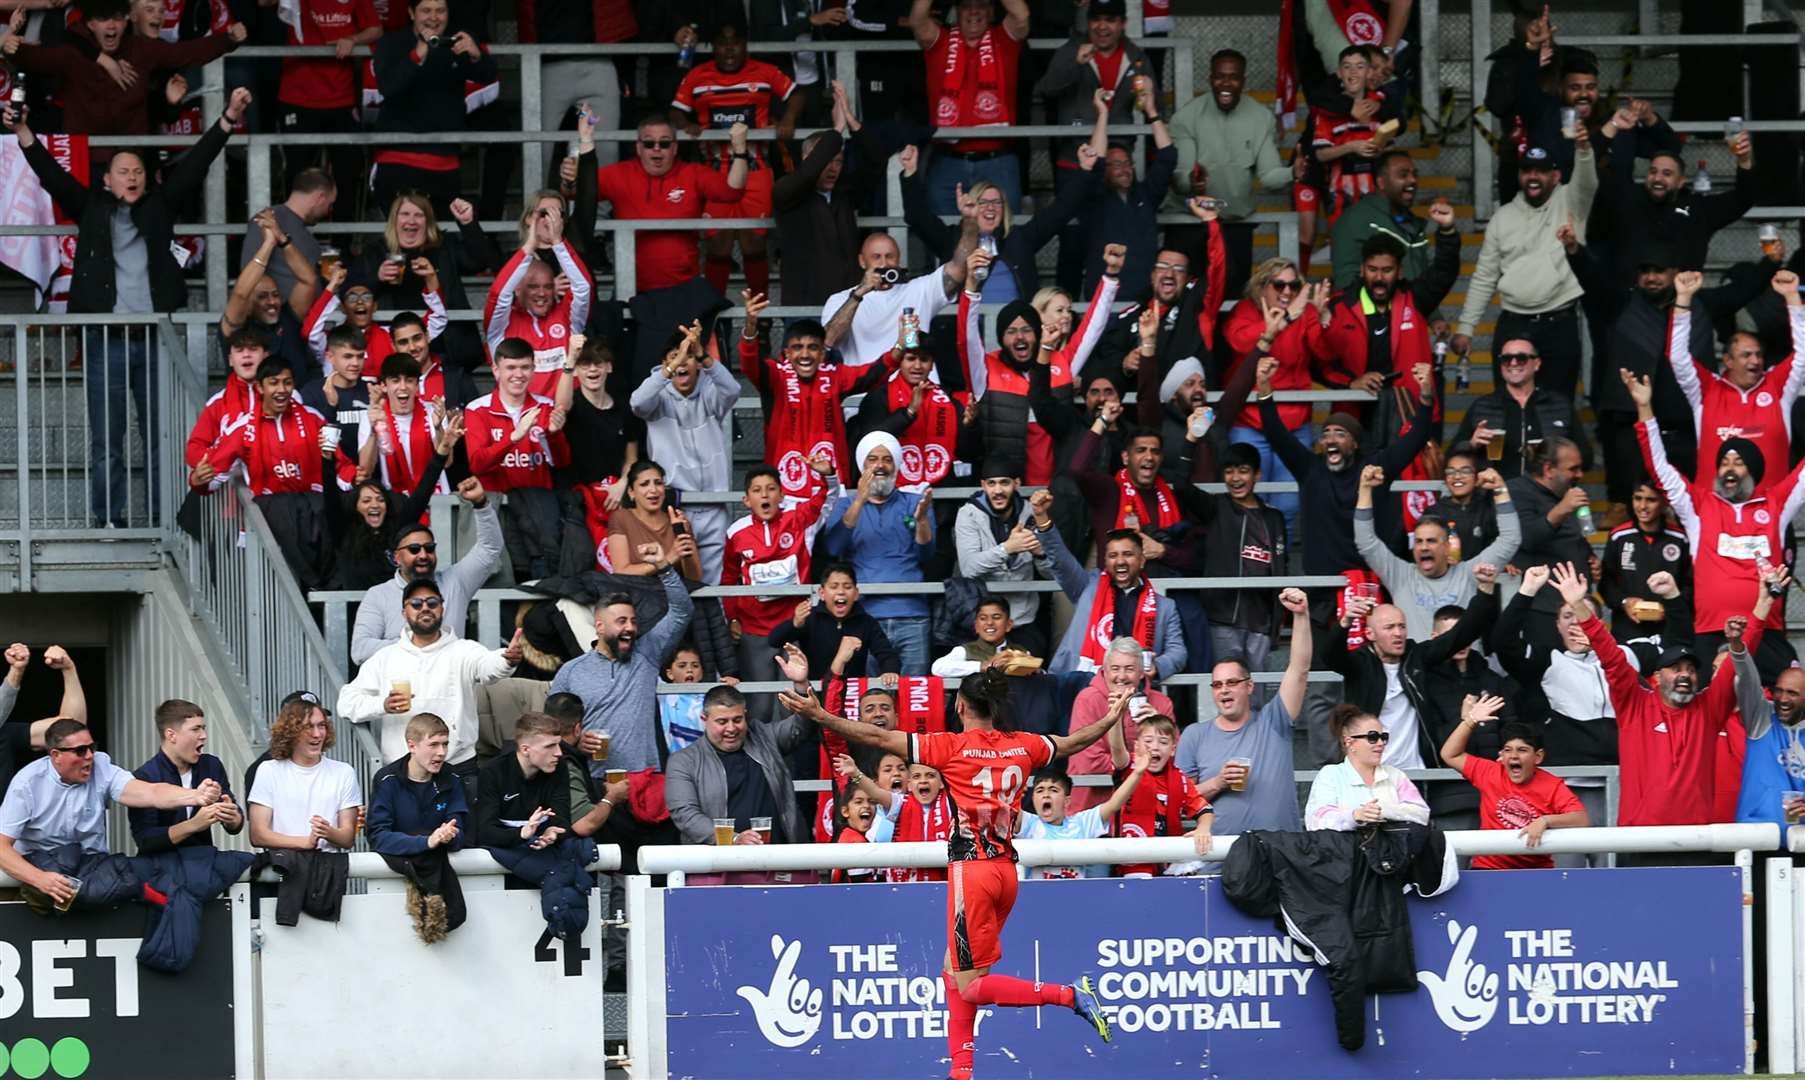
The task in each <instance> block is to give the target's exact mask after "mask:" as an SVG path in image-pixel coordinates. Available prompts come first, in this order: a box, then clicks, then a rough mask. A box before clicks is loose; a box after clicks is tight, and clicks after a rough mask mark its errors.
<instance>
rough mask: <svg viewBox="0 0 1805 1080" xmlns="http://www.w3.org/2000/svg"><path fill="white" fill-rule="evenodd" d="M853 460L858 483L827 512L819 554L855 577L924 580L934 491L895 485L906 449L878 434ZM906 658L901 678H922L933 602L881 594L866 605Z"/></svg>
mask: <svg viewBox="0 0 1805 1080" xmlns="http://www.w3.org/2000/svg"><path fill="white" fill-rule="evenodd" d="M853 456H854V458H855V459H856V460H857V462H858V465H859V486H858V489H857V490H856V491H853V492H851V493H849V494H843V495H841V496H840V498H839V499H838V500H837V501H835V503H834V504H833V506H831V507H829V508H828V511H827V514H826V516H825V517H824V518H823V519H822V520H824V521H825V522H826V523H827V524H826V528H825V529H823V531H822V533H821V537H820V539H819V540H818V541H817V544H818V549H819V550H820V551H821V552H822V553H824V554H825V555H827V556H828V557H830V558H835V559H846V560H847V561H849V562H851V563H852V565H853V568H854V569H855V570H856V571H857V572H858V580H860V581H865V582H872V581H922V580H924V577H923V573H922V564H923V563H924V562H925V561H926V560H928V559H931V558H933V557H934V530H935V523H934V489H933V487H932V486H929V485H919V486H918V485H913V484H911V485H909V486H908V488H907V489H905V488H903V487H901V486H899V485H898V484H897V482H896V477H897V465H898V462H900V461H901V460H902V456H903V448H902V446H901V445H900V444H899V443H897V441H896V439H894V438H893V437H891V436H890V435H888V434H885V433H884V432H881V431H874V432H872V433H871V434H869V435H867V436H865V437H864V438H863V439H860V440H859V445H858V449H857V450H856V451H855V452H854V455H853ZM866 610H867V611H869V612H870V613H871V616H872V617H873V618H875V619H876V620H877V623H878V626H880V627H882V628H883V631H884V635H885V636H886V637H888V638H889V639H890V643H891V644H892V645H895V646H896V651H897V652H898V653H899V654H901V656H902V673H903V674H904V675H924V674H926V673H927V670H928V664H929V663H930V662H932V660H933V656H932V652H931V650H932V642H931V640H930V637H929V631H928V602H927V601H926V600H925V599H923V598H921V597H920V596H876V597H873V598H872V600H871V603H870V604H869V605H868V606H867V608H866Z"/></svg>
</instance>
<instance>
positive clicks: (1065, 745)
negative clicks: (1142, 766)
mask: <svg viewBox="0 0 1805 1080" xmlns="http://www.w3.org/2000/svg"><path fill="white" fill-rule="evenodd" d="M1132 696H1133V695H1132V694H1130V693H1129V692H1128V691H1126V690H1116V691H1112V692H1111V693H1110V695H1109V711H1108V712H1106V713H1104V714H1103V715H1102V716H1099V717H1097V719H1095V720H1093V721H1091V722H1090V723H1088V724H1086V725H1084V726H1083V727H1081V728H1079V729H1078V730H1077V731H1074V732H1072V733H1071V734H1069V735H1052V736H1049V738H1051V739H1052V740H1053V756H1054V757H1071V756H1072V755H1073V754H1076V753H1077V752H1078V751H1080V750H1082V749H1084V748H1085V747H1087V746H1089V745H1090V744H1091V743H1094V742H1096V741H1097V740H1098V739H1101V738H1102V737H1103V736H1104V734H1105V733H1106V732H1108V731H1109V729H1110V728H1112V727H1114V726H1115V725H1117V724H1119V723H1121V722H1122V717H1123V716H1124V715H1125V714H1126V713H1127V712H1128V699H1129V698H1130V697H1132Z"/></svg>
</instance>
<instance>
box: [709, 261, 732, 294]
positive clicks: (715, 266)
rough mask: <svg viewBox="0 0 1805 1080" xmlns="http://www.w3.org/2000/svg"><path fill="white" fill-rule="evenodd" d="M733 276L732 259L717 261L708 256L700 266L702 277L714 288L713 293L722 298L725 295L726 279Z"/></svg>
mask: <svg viewBox="0 0 1805 1080" xmlns="http://www.w3.org/2000/svg"><path fill="white" fill-rule="evenodd" d="M732 274H733V260H732V259H717V258H715V257H714V256H713V255H710V256H709V257H708V258H707V259H706V260H705V261H704V262H703V264H702V276H703V277H705V278H707V279H708V283H709V284H710V285H713V286H714V291H715V292H718V293H720V294H721V295H722V296H726V295H727V279H728V278H729V277H730V276H732Z"/></svg>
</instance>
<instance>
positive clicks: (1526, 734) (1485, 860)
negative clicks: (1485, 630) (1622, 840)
mask: <svg viewBox="0 0 1805 1080" xmlns="http://www.w3.org/2000/svg"><path fill="white" fill-rule="evenodd" d="M1503 707H1504V699H1503V698H1501V697H1494V696H1493V695H1491V694H1479V695H1473V694H1468V695H1467V697H1466V700H1464V701H1462V702H1461V703H1460V723H1458V724H1456V725H1455V726H1454V730H1453V731H1452V732H1450V733H1449V735H1448V741H1447V742H1445V743H1442V748H1441V759H1442V761H1444V762H1446V763H1447V765H1448V768H1450V769H1459V770H1460V772H1461V775H1463V776H1465V777H1466V778H1467V781H1468V782H1469V783H1471V784H1472V785H1473V786H1474V787H1476V788H1478V789H1479V827H1480V828H1482V829H1515V830H1517V835H1518V836H1521V837H1522V838H1523V842H1524V843H1525V844H1526V845H1528V846H1529V847H1535V846H1536V845H1537V844H1540V843H1541V842H1542V834H1543V833H1544V832H1547V831H1548V830H1549V829H1583V828H1585V827H1586V826H1587V825H1589V824H1591V822H1590V820H1589V819H1588V818H1587V817H1586V808H1585V807H1583V806H1581V805H1580V803H1579V796H1577V795H1575V794H1573V791H1572V789H1571V788H1569V787H1568V786H1567V782H1566V781H1565V780H1562V779H1561V778H1560V777H1558V776H1555V775H1554V774H1553V773H1545V772H1542V771H1541V770H1540V769H1538V768H1537V766H1539V765H1541V764H1542V758H1543V757H1545V756H1546V754H1545V753H1544V752H1543V750H1542V735H1541V733H1540V732H1539V731H1537V730H1536V729H1535V728H1534V727H1531V726H1530V725H1528V724H1511V725H1510V726H1508V727H1506V728H1505V729H1504V730H1503V731H1502V732H1501V733H1500V737H1501V738H1502V740H1503V746H1501V747H1500V748H1499V750H1498V760H1497V761H1490V760H1487V759H1486V758H1482V757H1479V756H1477V755H1474V754H1469V753H1467V739H1468V738H1470V737H1471V736H1472V734H1473V730H1474V729H1475V728H1477V727H1478V726H1479V725H1481V724H1487V723H1490V722H1491V721H1492V720H1493V718H1495V717H1496V716H1497V715H1498V710H1499V709H1502V708H1503ZM1553 868H1554V859H1553V858H1551V857H1550V856H1547V855H1481V856H1479V857H1477V858H1475V859H1474V860H1473V869H1475V870H1552V869H1553Z"/></svg>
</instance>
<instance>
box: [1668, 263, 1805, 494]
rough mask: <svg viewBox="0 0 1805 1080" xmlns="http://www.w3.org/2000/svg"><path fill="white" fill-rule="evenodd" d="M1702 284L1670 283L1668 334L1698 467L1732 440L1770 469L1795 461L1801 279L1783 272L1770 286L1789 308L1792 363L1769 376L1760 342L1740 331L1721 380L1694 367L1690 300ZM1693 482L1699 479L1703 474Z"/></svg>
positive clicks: (1802, 374) (1691, 277)
mask: <svg viewBox="0 0 1805 1080" xmlns="http://www.w3.org/2000/svg"><path fill="white" fill-rule="evenodd" d="M1704 281H1705V275H1703V274H1701V273H1699V272H1698V271H1696V270H1688V271H1687V272H1685V273H1683V274H1680V275H1678V276H1677V277H1675V278H1674V279H1673V290H1674V298H1673V326H1672V328H1671V330H1669V332H1668V353H1667V361H1668V363H1669V364H1670V365H1671V366H1672V368H1673V377H1674V381H1675V382H1677V383H1678V384H1679V387H1680V392H1681V393H1682V394H1684V395H1685V396H1686V403H1687V404H1688V405H1690V406H1691V407H1692V417H1693V427H1694V430H1695V431H1696V432H1697V433H1698V462H1699V464H1700V465H1701V466H1702V465H1703V464H1704V463H1705V462H1707V461H1715V460H1717V448H1718V446H1720V445H1721V444H1722V442H1723V440H1724V439H1726V438H1730V437H1735V436H1740V437H1742V438H1745V439H1748V440H1749V441H1750V442H1752V443H1754V444H1755V445H1756V446H1757V447H1759V448H1760V450H1761V453H1762V456H1763V457H1764V458H1766V459H1767V460H1769V461H1774V462H1781V461H1787V460H1789V458H1790V455H1791V453H1792V432H1791V427H1792V406H1793V402H1794V401H1796V400H1798V397H1799V391H1800V389H1801V388H1805V363H1801V362H1800V360H1799V358H1798V352H1799V350H1800V348H1805V306H1801V305H1800V303H1799V276H1798V275H1797V274H1795V273H1793V272H1792V271H1790V270H1782V271H1780V272H1779V273H1777V274H1775V275H1774V277H1773V280H1772V281H1771V282H1770V284H1771V285H1772V286H1773V290H1774V291H1775V292H1776V293H1779V294H1780V296H1781V297H1783V298H1784V299H1785V302H1786V316H1787V322H1788V323H1789V324H1790V325H1791V328H1792V338H1793V353H1792V355H1790V356H1788V357H1787V358H1786V359H1785V360H1782V361H1781V362H1780V363H1778V364H1776V365H1775V366H1774V367H1773V368H1772V369H1769V368H1768V366H1767V362H1766V358H1765V357H1764V356H1763V355H1762V352H1761V341H1760V339H1758V338H1757V337H1756V336H1755V335H1754V334H1750V333H1748V332H1746V331H1741V330H1739V331H1737V332H1736V333H1734V334H1731V335H1730V348H1729V350H1728V351H1726V352H1725V353H1724V356H1723V362H1722V373H1721V374H1714V373H1713V372H1712V371H1711V370H1710V369H1709V368H1707V367H1705V365H1703V364H1701V363H1699V362H1698V361H1697V360H1695V359H1693V353H1692V298H1693V297H1694V296H1696V295H1697V294H1698V291H1699V288H1700V287H1701V286H1702V285H1703V284H1704ZM1693 479H1695V480H1702V479H1704V476H1703V474H1702V469H1701V470H1700V471H1699V472H1696V473H1695V474H1694V475H1693Z"/></svg>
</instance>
